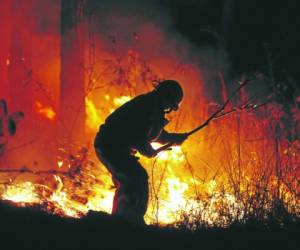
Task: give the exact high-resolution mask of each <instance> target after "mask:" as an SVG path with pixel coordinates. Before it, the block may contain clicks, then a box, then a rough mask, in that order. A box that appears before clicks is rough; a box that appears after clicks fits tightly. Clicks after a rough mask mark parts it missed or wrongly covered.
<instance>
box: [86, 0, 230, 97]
mask: <svg viewBox="0 0 300 250" xmlns="http://www.w3.org/2000/svg"><path fill="white" fill-rule="evenodd" d="M163 3H166V2H163ZM169 8H170V6H168V5H167V4H162V2H160V3H159V2H158V1H142V2H141V1H133V0H131V1H101V2H99V1H90V2H89V11H90V13H92V15H93V18H94V20H95V22H94V24H93V31H94V32H95V33H96V34H97V35H98V36H99V37H101V41H102V42H103V49H104V50H107V51H109V50H112V46H114V49H117V50H118V53H121V54H122V53H126V51H128V50H129V49H134V50H136V51H138V52H139V53H140V54H142V55H143V57H144V58H145V59H146V60H149V61H152V60H153V59H154V58H156V59H158V58H163V57H164V58H172V60H173V61H177V62H180V63H183V64H193V65H196V67H197V68H198V70H199V71H200V72H201V78H202V79H203V80H204V82H205V83H204V88H205V92H206V96H207V97H208V98H211V97H216V95H215V93H216V92H220V81H219V78H218V75H219V73H222V74H224V75H227V74H228V72H229V69H230V61H229V58H228V55H227V53H226V51H225V50H224V49H223V48H222V47H221V46H218V45H217V46H215V44H212V45H205V46H199V45H197V44H195V43H193V42H192V41H191V40H190V38H189V37H186V36H184V35H183V34H181V33H180V32H179V31H178V30H177V29H176V28H175V24H174V18H173V17H172V16H171V14H170V9H169ZM203 8H204V6H203ZM186 15H189V13H186ZM182 21H185V20H182ZM190 25H191V26H195V27H197V29H196V30H199V32H200V30H201V25H202V24H201V23H191V24H190ZM207 34H208V33H207ZM208 35H210V34H208ZM170 74H171V73H170ZM167 75H169V74H167Z"/></svg>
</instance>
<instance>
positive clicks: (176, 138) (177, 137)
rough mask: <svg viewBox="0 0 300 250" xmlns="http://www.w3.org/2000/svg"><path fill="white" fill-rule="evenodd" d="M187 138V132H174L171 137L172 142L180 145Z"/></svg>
mask: <svg viewBox="0 0 300 250" xmlns="http://www.w3.org/2000/svg"><path fill="white" fill-rule="evenodd" d="M187 138H188V134H187V133H178V134H174V135H173V138H172V142H173V143H174V144H175V145H181V144H182V143H183V142H184V141H185V140H186V139H187Z"/></svg>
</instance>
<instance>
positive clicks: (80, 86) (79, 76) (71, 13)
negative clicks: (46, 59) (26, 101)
mask: <svg viewBox="0 0 300 250" xmlns="http://www.w3.org/2000/svg"><path fill="white" fill-rule="evenodd" d="M83 5H84V1H83V0H72V1H64V0H62V1H61V74H60V80H61V85H60V116H61V121H62V123H63V126H64V128H65V135H66V136H67V137H68V139H80V138H83V136H84V121H85V103H84V97H85V88H84V69H83V60H84V49H83V48H84V47H83V15H84V14H83Z"/></svg>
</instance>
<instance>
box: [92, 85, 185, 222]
mask: <svg viewBox="0 0 300 250" xmlns="http://www.w3.org/2000/svg"><path fill="white" fill-rule="evenodd" d="M182 98H183V90H182V88H181V86H180V84H179V83H178V82H176V81H174V80H165V81H162V82H160V83H159V84H157V86H156V87H155V89H154V90H153V91H151V92H148V93H146V94H142V95H139V96H137V97H135V98H133V99H132V100H130V101H129V102H127V103H125V104H124V105H122V106H121V107H120V108H118V109H117V110H115V111H114V112H113V113H112V114H110V115H109V116H108V117H107V119H106V120H105V123H104V124H103V125H101V126H100V129H99V132H98V133H97V135H96V138H95V141H94V146H95V150H96V154H97V156H98V158H99V159H100V161H101V162H102V163H103V164H104V166H105V167H106V168H107V169H108V170H109V172H110V173H111V175H112V180H113V183H114V185H115V187H116V192H115V196H114V200H113V209H112V214H114V215H119V216H120V217H122V218H124V219H126V220H128V221H132V222H134V223H137V224H144V223H145V222H144V214H145V213H146V210H147V202H148V174H147V172H146V170H145V169H144V168H143V166H142V165H141V164H140V162H139V161H138V158H137V157H136V156H135V153H136V152H137V151H138V152H139V153H141V154H142V155H144V156H146V157H148V158H151V157H155V156H156V154H157V153H158V152H157V151H156V150H154V149H153V148H152V146H151V144H150V143H151V142H154V141H155V142H160V143H163V144H166V143H170V142H172V143H174V144H176V145H180V144H181V143H183V141H184V140H185V139H186V138H187V134H185V133H168V132H167V131H166V130H164V126H165V125H166V124H167V123H168V120H167V119H166V118H165V114H166V113H169V112H171V111H176V110H177V109H178V106H179V104H180V102H181V100H182Z"/></svg>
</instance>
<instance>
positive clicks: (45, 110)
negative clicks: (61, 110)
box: [34, 101, 56, 121]
mask: <svg viewBox="0 0 300 250" xmlns="http://www.w3.org/2000/svg"><path fill="white" fill-rule="evenodd" d="M34 107H35V110H36V112H37V113H38V114H41V115H42V116H44V117H45V118H47V119H48V120H52V121H53V120H54V119H55V117H56V113H55V111H54V109H53V108H52V107H47V106H44V105H43V104H42V103H41V102H39V101H36V102H35V106H34Z"/></svg>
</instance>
